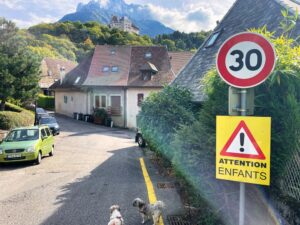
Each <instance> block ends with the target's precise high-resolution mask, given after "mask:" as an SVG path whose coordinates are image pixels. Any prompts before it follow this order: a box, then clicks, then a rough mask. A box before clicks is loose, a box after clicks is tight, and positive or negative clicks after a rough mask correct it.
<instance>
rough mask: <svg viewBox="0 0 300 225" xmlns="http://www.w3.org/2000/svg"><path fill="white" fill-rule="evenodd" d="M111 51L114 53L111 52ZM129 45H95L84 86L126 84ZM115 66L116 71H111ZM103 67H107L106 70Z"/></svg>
mask: <svg viewBox="0 0 300 225" xmlns="http://www.w3.org/2000/svg"><path fill="white" fill-rule="evenodd" d="M112 51H113V52H114V54H112ZM130 54H131V47H130V46H111V45H97V46H96V48H95V51H94V55H93V59H92V63H91V67H90V70H89V73H88V76H87V79H86V80H85V82H84V83H83V85H86V86H126V85H127V82H128V74H129V66H130ZM113 66H117V67H118V71H117V72H112V67H113ZM104 67H109V68H108V69H109V70H108V71H107V72H104V71H103V68H104Z"/></svg>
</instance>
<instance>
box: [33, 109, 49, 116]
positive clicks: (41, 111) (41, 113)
mask: <svg viewBox="0 0 300 225" xmlns="http://www.w3.org/2000/svg"><path fill="white" fill-rule="evenodd" d="M35 112H36V115H37V118H38V119H39V118H41V117H42V116H49V114H48V113H47V111H46V110H45V109H43V108H36V109H35Z"/></svg>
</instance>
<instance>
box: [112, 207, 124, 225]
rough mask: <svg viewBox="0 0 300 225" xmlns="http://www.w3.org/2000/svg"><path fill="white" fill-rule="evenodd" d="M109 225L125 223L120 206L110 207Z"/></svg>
mask: <svg viewBox="0 0 300 225" xmlns="http://www.w3.org/2000/svg"><path fill="white" fill-rule="evenodd" d="M108 225H124V220H123V218H122V215H121V213H120V206H118V205H112V206H111V207H110V221H109V223H108Z"/></svg>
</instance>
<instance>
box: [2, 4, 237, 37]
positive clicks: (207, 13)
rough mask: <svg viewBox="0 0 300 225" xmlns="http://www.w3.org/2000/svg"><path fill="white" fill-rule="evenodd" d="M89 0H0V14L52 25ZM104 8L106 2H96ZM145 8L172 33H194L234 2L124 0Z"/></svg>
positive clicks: (211, 24) (24, 24)
mask: <svg viewBox="0 0 300 225" xmlns="http://www.w3.org/2000/svg"><path fill="white" fill-rule="evenodd" d="M89 1H90V0H0V15H1V16H4V17H6V18H7V19H10V20H14V21H15V22H16V23H17V25H18V26H20V27H28V26H31V25H34V24H37V23H41V22H54V21H57V20H59V19H60V18H62V17H63V16H64V15H65V14H68V13H72V12H74V11H75V10H76V7H77V4H78V3H87V2H89ZM98 1H99V2H100V4H101V5H102V6H106V5H107V3H108V2H109V1H110V0H98ZM125 2H126V3H135V4H141V5H146V7H148V8H149V9H150V11H151V14H152V16H153V18H154V19H156V20H158V21H160V22H162V23H163V24H165V25H166V26H169V27H171V28H173V29H175V30H180V31H185V32H192V31H193V32H195V31H200V30H209V29H213V28H214V27H215V25H216V21H217V20H221V19H222V17H223V16H224V15H225V13H226V12H227V11H228V9H229V8H230V7H231V5H232V3H233V2H234V0H172V1H167V0H125Z"/></svg>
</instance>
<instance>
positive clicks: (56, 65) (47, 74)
mask: <svg viewBox="0 0 300 225" xmlns="http://www.w3.org/2000/svg"><path fill="white" fill-rule="evenodd" d="M76 65H77V63H75V62H72V61H69V60H65V59H53V58H44V59H43V60H42V62H41V79H40V81H39V86H40V88H41V90H42V92H43V93H44V94H45V95H53V93H51V90H49V87H50V86H51V85H52V84H54V82H56V81H58V80H59V79H61V76H63V75H64V74H65V73H68V72H69V71H71V70H72V69H74V68H75V67H76Z"/></svg>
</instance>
